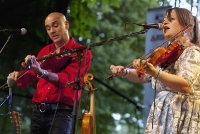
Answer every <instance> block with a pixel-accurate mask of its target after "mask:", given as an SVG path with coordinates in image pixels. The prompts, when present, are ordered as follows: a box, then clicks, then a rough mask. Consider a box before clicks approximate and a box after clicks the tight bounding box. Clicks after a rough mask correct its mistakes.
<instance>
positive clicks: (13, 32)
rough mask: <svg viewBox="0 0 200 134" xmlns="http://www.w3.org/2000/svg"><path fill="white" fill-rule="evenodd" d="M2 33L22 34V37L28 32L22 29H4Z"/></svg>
mask: <svg viewBox="0 0 200 134" xmlns="http://www.w3.org/2000/svg"><path fill="white" fill-rule="evenodd" d="M0 32H9V33H11V34H21V35H25V34H26V33H27V30H26V29H25V28H21V29H10V30H9V29H3V30H0Z"/></svg>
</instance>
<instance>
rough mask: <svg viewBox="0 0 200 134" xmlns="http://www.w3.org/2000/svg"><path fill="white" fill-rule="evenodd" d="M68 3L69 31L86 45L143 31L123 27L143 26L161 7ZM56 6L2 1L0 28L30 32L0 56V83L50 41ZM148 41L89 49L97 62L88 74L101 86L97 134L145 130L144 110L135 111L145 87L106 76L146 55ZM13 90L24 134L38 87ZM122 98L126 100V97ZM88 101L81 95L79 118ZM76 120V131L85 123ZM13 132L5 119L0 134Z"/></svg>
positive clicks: (142, 2) (108, 0) (87, 0)
mask: <svg viewBox="0 0 200 134" xmlns="http://www.w3.org/2000/svg"><path fill="white" fill-rule="evenodd" d="M63 1H64V0H63ZM65 2H66V1H65ZM67 2H68V5H69V7H68V9H67V10H66V15H67V19H68V21H69V23H70V29H69V32H70V34H71V35H72V36H74V37H75V38H76V40H77V41H78V42H80V43H81V44H83V45H85V46H90V45H92V44H94V43H97V42H102V41H108V40H110V39H113V38H116V37H121V36H124V35H129V34H130V33H134V32H138V31H140V30H142V29H141V27H137V26H134V25H130V26H131V30H130V29H125V28H124V25H125V23H126V22H137V23H140V22H145V21H146V12H147V10H148V8H152V7H157V6H158V1H157V0H148V1H146V0H137V1H133V0H126V1H123V0H115V1H113V0H101V1H100V0H92V1H91V0H79V1H75V0H71V1H67ZM11 5H12V6H11ZM55 5H57V1H52V0H45V1H36V0H35V1H27V0H24V1H23V0H9V1H4V0H1V1H0V10H1V11H2V12H1V13H0V17H1V19H0V28H1V29H3V28H5V27H6V28H11V29H17V28H21V27H26V28H27V29H28V33H27V35H25V36H20V35H14V37H13V38H12V40H10V41H9V43H8V45H6V47H5V48H4V50H3V52H2V53H1V54H0V56H1V58H0V63H2V64H1V66H0V70H2V71H1V73H0V82H1V84H4V82H6V81H5V80H6V77H7V75H8V74H9V73H10V72H12V71H14V70H16V71H17V70H19V69H20V67H21V66H20V64H21V62H22V61H24V57H25V56H26V55H28V54H31V55H36V54H37V52H38V51H39V49H40V48H41V47H43V46H44V45H46V43H49V42H50V40H49V38H48V36H47V34H46V31H45V28H44V25H43V24H44V19H45V17H46V15H48V14H49V13H50V12H53V11H55ZM61 6H62V5H60V7H61ZM8 7H12V8H8ZM10 9H12V10H10ZM127 30H128V31H127ZM8 36H9V34H8V33H4V34H3V33H2V36H1V40H0V42H1V44H2V45H0V46H3V44H4V43H5V42H6V40H7V37H8ZM144 38H145V35H134V36H131V37H126V38H124V39H123V40H118V41H110V42H107V43H104V44H103V45H101V46H95V47H92V48H91V50H92V53H93V60H92V64H91V69H90V73H92V74H93V75H94V77H95V78H96V79H94V81H92V83H93V85H94V86H95V87H96V88H98V90H97V91H96V92H95V101H96V105H95V106H96V124H97V132H98V134H118V133H119V134H121V133H123V134H126V133H127V134H128V133H137V132H138V133H142V132H143V126H142V121H141V120H142V112H141V109H138V108H137V107H136V104H142V103H143V90H142V88H143V86H142V85H141V84H133V83H130V82H128V81H127V80H126V79H122V78H114V79H113V80H112V81H107V80H105V78H106V77H107V76H108V75H110V71H109V67H110V65H111V64H114V65H123V66H125V65H127V64H129V63H131V62H132V60H133V59H135V58H138V57H140V56H141V55H143V53H144ZM98 80H99V81H100V82H102V83H103V84H102V83H100V82H99V81H98ZM13 89H14V90H13V109H16V110H18V111H19V112H20V113H21V114H22V116H21V118H22V124H21V126H22V133H29V131H30V117H31V109H32V105H31V96H32V95H33V93H34V84H33V85H32V86H30V87H29V88H27V89H26V90H22V89H19V88H18V87H16V86H14V87H13ZM117 92H119V93H120V94H121V96H120V95H119V94H117ZM7 94H8V90H2V91H1V96H0V100H1V101H3V99H4V98H5V97H6V95H7ZM123 95H124V96H125V97H127V98H128V99H127V98H125V97H122V96H123ZM88 97H89V95H88V93H87V92H86V91H83V94H82V100H81V105H80V106H81V107H80V111H79V114H78V116H81V115H82V114H83V113H82V112H83V109H87V107H88V104H89V102H88ZM129 99H130V100H131V101H132V102H131V101H129ZM0 111H1V113H6V112H7V111H8V109H7V103H6V104H5V105H4V106H2V107H1V109H0ZM78 122H79V126H78V131H80V127H81V126H80V125H81V121H78ZM11 128H13V129H11ZM119 128H121V129H119ZM14 130H15V128H14V124H13V125H12V127H10V119H9V117H8V116H2V117H1V120H0V133H6V134H9V133H14Z"/></svg>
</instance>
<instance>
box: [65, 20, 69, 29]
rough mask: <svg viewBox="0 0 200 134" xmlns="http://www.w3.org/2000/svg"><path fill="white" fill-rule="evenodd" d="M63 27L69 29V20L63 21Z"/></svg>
mask: <svg viewBox="0 0 200 134" xmlns="http://www.w3.org/2000/svg"><path fill="white" fill-rule="evenodd" d="M65 28H66V29H69V22H68V21H65Z"/></svg>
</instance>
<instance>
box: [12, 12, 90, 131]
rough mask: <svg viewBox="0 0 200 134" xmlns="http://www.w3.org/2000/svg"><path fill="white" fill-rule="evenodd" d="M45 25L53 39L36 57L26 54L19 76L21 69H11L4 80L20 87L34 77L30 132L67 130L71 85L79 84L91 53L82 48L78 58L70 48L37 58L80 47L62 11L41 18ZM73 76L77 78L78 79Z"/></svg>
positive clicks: (72, 95)
mask: <svg viewBox="0 0 200 134" xmlns="http://www.w3.org/2000/svg"><path fill="white" fill-rule="evenodd" d="M45 27H46V30H47V33H48V35H49V37H50V38H51V40H52V41H53V43H51V44H49V45H47V46H45V47H44V48H42V49H41V50H40V52H39V53H38V55H37V59H36V57H35V56H34V55H28V56H26V58H25V62H24V64H23V66H28V67H29V68H30V70H29V71H28V72H27V73H26V74H25V75H24V76H22V77H21V78H19V76H21V74H22V73H24V72H25V70H23V71H20V72H16V71H14V72H13V73H10V74H9V76H8V80H9V79H14V80H16V82H17V85H18V86H19V87H22V88H26V87H27V86H28V85H30V84H31V83H32V82H33V81H35V80H38V82H37V87H36V91H35V93H34V95H33V98H32V103H33V104H34V109H33V113H32V120H31V134H36V133H37V134H49V133H50V134H70V132H71V129H72V125H73V124H72V120H73V117H72V111H73V104H74V100H75V96H76V94H75V93H76V90H75V89H74V88H73V87H77V85H82V84H83V76H84V74H85V73H87V72H88V70H89V68H90V63H91V58H92V54H91V51H89V50H84V51H83V57H82V58H78V56H77V53H76V52H74V53H72V54H71V55H70V56H69V54H68V55H67V54H64V55H58V56H55V57H52V58H47V59H46V60H45V61H40V60H39V59H40V58H41V57H44V56H45V55H50V54H57V53H61V52H63V51H64V50H70V49H72V48H73V50H74V49H75V48H80V47H81V45H80V44H78V43H76V42H75V41H74V39H73V38H72V37H70V36H69V34H68V29H69V22H68V21H67V20H66V18H65V16H64V15H63V14H61V13H58V12H53V13H50V14H49V15H48V16H47V17H46V19H45ZM78 59H81V66H80V77H79V78H80V79H79V78H78V79H76V78H77V76H78V74H79V73H78V72H79V71H78V66H79V64H78V63H79V62H78ZM75 80H79V83H78V82H77V81H75ZM73 81H75V83H74V84H69V83H71V82H73ZM78 87H79V86H78ZM80 95H81V90H78V99H80Z"/></svg>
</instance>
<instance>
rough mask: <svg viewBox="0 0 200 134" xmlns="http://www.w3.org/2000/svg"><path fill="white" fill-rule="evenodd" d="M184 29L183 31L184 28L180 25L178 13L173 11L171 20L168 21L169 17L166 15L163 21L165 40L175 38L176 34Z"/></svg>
mask: <svg viewBox="0 0 200 134" xmlns="http://www.w3.org/2000/svg"><path fill="white" fill-rule="evenodd" d="M182 29H183V26H181V24H180V23H179V21H178V17H177V15H176V12H175V11H174V10H172V12H171V20H168V18H167V15H166V16H165V18H164V21H163V34H164V36H165V38H166V39H169V38H171V37H173V36H174V35H175V34H176V33H178V32H179V31H181V30H182Z"/></svg>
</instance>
